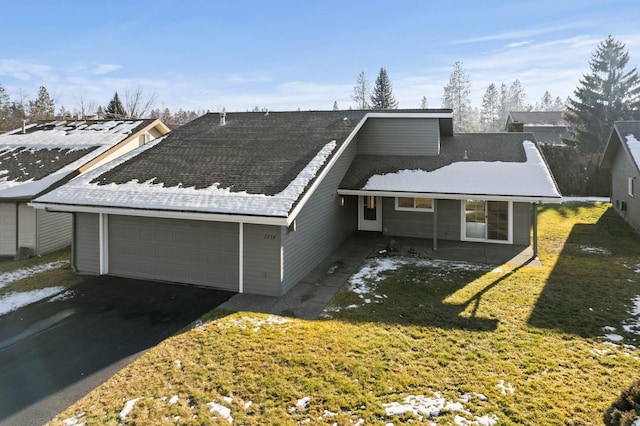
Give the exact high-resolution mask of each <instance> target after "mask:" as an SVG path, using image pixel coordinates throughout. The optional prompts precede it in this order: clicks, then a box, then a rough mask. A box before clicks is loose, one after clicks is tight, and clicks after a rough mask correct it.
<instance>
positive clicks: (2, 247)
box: [0, 203, 16, 256]
mask: <svg viewBox="0 0 640 426" xmlns="http://www.w3.org/2000/svg"><path fill="white" fill-rule="evenodd" d="M15 254H16V205H15V204H7V203H0V256H14V255H15Z"/></svg>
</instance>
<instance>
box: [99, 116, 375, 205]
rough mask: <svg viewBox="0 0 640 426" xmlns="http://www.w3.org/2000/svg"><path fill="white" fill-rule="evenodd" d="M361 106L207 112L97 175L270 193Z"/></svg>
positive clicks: (343, 133) (351, 122)
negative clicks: (351, 108)
mask: <svg viewBox="0 0 640 426" xmlns="http://www.w3.org/2000/svg"><path fill="white" fill-rule="evenodd" d="M365 114H366V112H364V111H321V112H269V113H267V114H265V113H254V112H246V113H235V112H234V113H226V118H225V124H224V125H221V124H220V114H219V113H209V114H206V115H204V116H202V117H200V118H198V119H196V120H194V121H192V122H190V123H188V124H185V125H184V126H182V127H179V128H178V129H176V130H174V131H172V132H171V133H170V134H169V135H168V136H167V137H166V138H165V139H164V140H163V141H162V142H161V143H159V144H158V145H157V146H154V147H153V148H152V149H148V150H146V151H144V152H142V153H140V154H139V155H137V156H136V157H134V158H132V159H130V160H129V161H126V162H124V163H122V164H120V165H118V166H116V167H114V168H113V169H111V170H109V171H107V172H104V173H103V174H101V175H100V176H98V177H96V178H95V179H94V180H93V181H92V183H98V184H100V185H105V184H110V183H115V184H123V183H126V182H131V181H134V180H135V181H138V182H148V181H152V182H153V183H154V184H162V185H163V186H164V187H177V186H181V187H193V188H195V189H202V188H208V187H210V186H212V185H213V184H217V185H218V186H219V187H220V188H228V189H229V191H231V192H246V193H248V194H265V195H274V194H277V193H279V192H281V191H283V190H284V189H285V188H286V187H287V185H289V183H291V181H292V180H293V179H294V178H295V177H296V176H297V175H298V173H300V171H301V170H302V169H303V168H304V167H305V166H306V165H307V164H308V163H309V162H310V161H311V159H312V158H314V156H315V155H316V154H317V153H318V152H319V151H320V149H321V148H322V147H323V146H325V145H326V144H327V143H328V142H330V141H332V140H335V141H336V142H337V143H338V145H340V144H342V143H343V142H344V141H345V140H346V138H347V137H348V136H349V134H350V133H351V132H352V131H353V130H354V129H355V127H356V126H357V125H358V123H359V122H360V120H361V119H362V118H363V117H364V116H365Z"/></svg>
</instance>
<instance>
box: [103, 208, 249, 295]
mask: <svg viewBox="0 0 640 426" xmlns="http://www.w3.org/2000/svg"><path fill="white" fill-rule="evenodd" d="M238 229H239V227H238V224H237V223H224V222H206V221H195V220H179V219H162V218H149V217H131V216H116V215H110V216H109V274H112V275H118V276H124V277H131V278H138V279H149V280H158V281H170V282H179V283H186V284H195V285H201V286H207V287H215V288H220V289H225V290H235V291H237V290H238V284H239V276H240V274H239V257H238V248H239V237H238Z"/></svg>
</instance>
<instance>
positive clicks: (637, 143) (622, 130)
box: [600, 121, 640, 173]
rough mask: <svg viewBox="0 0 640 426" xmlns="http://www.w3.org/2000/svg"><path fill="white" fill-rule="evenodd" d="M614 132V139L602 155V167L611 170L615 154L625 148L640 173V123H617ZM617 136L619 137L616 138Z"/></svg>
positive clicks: (610, 140)
mask: <svg viewBox="0 0 640 426" xmlns="http://www.w3.org/2000/svg"><path fill="white" fill-rule="evenodd" d="M613 130H614V131H613V133H612V137H611V138H610V139H609V142H608V143H607V146H606V148H605V150H604V154H603V155H602V160H601V162H600V167H603V168H611V167H612V166H613V159H614V156H615V154H616V153H617V151H618V149H619V148H620V147H623V149H624V151H625V152H626V153H627V155H629V158H630V160H631V161H632V162H633V164H635V167H636V170H637V171H638V172H639V173H640V121H616V122H615V123H614V124H613ZM615 135H617V137H615V138H614V136H615ZM618 140H619V144H618Z"/></svg>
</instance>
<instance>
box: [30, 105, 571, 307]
mask: <svg viewBox="0 0 640 426" xmlns="http://www.w3.org/2000/svg"><path fill="white" fill-rule="evenodd" d="M560 198H561V197H560V193H559V192H558V189H557V187H556V185H555V182H554V180H553V177H552V176H551V173H550V172H549V169H548V167H547V166H546V163H545V161H544V158H543V157H542V155H541V153H540V151H539V149H538V146H537V144H536V142H535V139H534V138H533V135H531V134H525V133H512V134H509V133H501V134H496V135H487V134H479V135H453V117H452V112H451V110H390V111H379V112H373V111H320V112H318V111H309V112H267V113H220V114H218V113H209V114H206V115H204V116H202V117H200V118H198V119H196V120H193V121H192V122H190V123H188V124H186V125H184V126H182V127H180V128H178V129H176V130H174V131H172V132H171V133H170V134H169V135H167V136H165V137H164V138H162V139H158V140H156V141H153V142H151V143H149V144H147V145H145V146H143V147H140V148H139V149H137V150H135V151H132V152H131V153H129V154H126V155H124V156H123V157H121V158H119V159H117V160H115V161H114V162H111V163H109V164H107V165H105V166H103V167H101V168H99V169H96V170H94V171H92V172H90V173H87V174H86V175H84V176H82V177H79V178H77V179H75V180H74V181H72V182H69V183H68V184H66V185H63V186H61V187H59V188H57V189H55V190H53V191H51V192H49V193H47V194H44V195H42V196H40V197H39V198H38V199H36V200H35V201H34V202H33V203H32V205H33V206H34V207H37V208H39V209H44V210H46V211H50V212H53V211H57V212H72V213H73V221H74V236H73V241H74V245H73V259H72V264H73V267H74V268H75V269H76V270H77V271H78V272H80V273H87V274H113V275H118V276H125V277H133V278H142V279H151V280H162V281H170V282H179V283H188V284H194V285H203V286H212V287H216V288H222V289H227V290H232V291H237V292H247V293H255V294H265V295H282V294H284V293H285V292H286V291H287V290H288V289H290V288H291V287H292V286H293V285H295V284H296V283H297V282H298V281H299V280H300V279H302V278H303V277H304V276H305V275H306V274H307V273H308V272H309V271H310V270H311V269H312V268H313V267H315V266H316V265H317V264H318V263H319V262H321V261H322V260H323V259H324V258H325V257H326V256H328V255H330V254H331V253H332V252H333V251H334V250H335V249H336V248H337V247H338V246H339V245H340V244H341V243H342V242H343V241H344V240H345V239H346V238H348V237H349V236H350V235H351V234H352V233H353V232H354V231H357V230H361V231H370V232H381V233H383V234H385V235H390V236H393V235H410V236H418V237H425V238H433V240H434V245H435V242H436V241H437V240H438V239H450V240H464V241H479V242H491V243H496V244H524V245H528V244H530V241H531V239H530V238H531V237H530V234H531V228H532V223H535V220H534V219H535V211H536V209H535V208H533V207H535V205H536V204H538V203H543V202H553V203H555V202H560ZM534 228H535V227H534ZM534 236H535V233H534Z"/></svg>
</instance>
